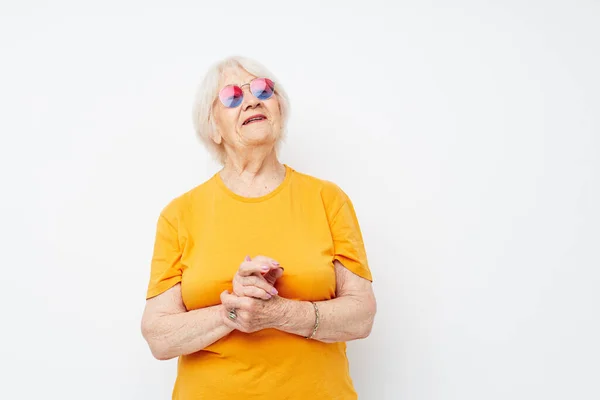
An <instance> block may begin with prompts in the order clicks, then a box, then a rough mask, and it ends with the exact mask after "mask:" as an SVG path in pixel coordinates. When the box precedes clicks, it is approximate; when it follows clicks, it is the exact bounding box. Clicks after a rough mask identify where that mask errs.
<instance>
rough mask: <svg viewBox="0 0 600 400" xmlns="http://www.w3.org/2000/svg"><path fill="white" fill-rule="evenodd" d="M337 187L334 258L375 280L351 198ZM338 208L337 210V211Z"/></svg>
mask: <svg viewBox="0 0 600 400" xmlns="http://www.w3.org/2000/svg"><path fill="white" fill-rule="evenodd" d="M334 187H335V189H336V190H335V198H334V199H333V200H332V201H331V203H330V207H333V214H332V216H331V219H330V222H329V223H330V228H331V236H332V238H333V246H334V260H338V261H339V262H341V263H342V264H343V265H344V267H346V268H348V269H349V270H350V271H352V272H353V273H355V274H356V275H358V276H361V277H363V278H365V279H368V280H369V281H371V282H372V281H373V277H372V276H371V270H370V268H369V264H368V261H367V253H366V250H365V244H364V242H363V237H362V233H361V230H360V225H359V223H358V218H357V217H356V212H355V210H354V206H353V204H352V201H351V200H350V198H349V197H348V196H347V195H346V193H344V192H343V191H342V190H341V189H340V188H339V187H337V186H334ZM336 210H337V211H336Z"/></svg>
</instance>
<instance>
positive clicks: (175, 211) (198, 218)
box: [147, 165, 372, 400]
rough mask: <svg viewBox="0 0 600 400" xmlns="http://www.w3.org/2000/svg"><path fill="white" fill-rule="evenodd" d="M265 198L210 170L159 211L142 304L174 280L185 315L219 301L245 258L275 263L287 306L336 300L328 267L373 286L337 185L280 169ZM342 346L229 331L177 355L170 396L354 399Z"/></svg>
mask: <svg viewBox="0 0 600 400" xmlns="http://www.w3.org/2000/svg"><path fill="white" fill-rule="evenodd" d="M285 167H286V175H285V179H284V181H283V182H282V183H281V184H280V185H279V186H278V187H277V188H276V189H275V190H274V191H272V192H271V193H269V194H267V195H265V196H262V197H256V198H248V197H242V196H239V195H237V194H235V193H234V192H232V191H231V190H229V189H228V188H227V187H226V186H225V184H224V183H223V181H222V180H221V178H220V175H219V174H218V173H216V174H215V175H214V176H213V177H212V178H210V179H209V180H207V181H206V182H204V183H203V184H201V185H199V186H197V187H195V188H194V189H192V190H190V191H188V192H187V193H185V194H183V195H181V196H179V197H177V198H175V199H174V200H172V201H171V202H170V203H169V204H168V205H167V206H166V207H165V208H164V209H163V210H162V212H161V214H160V217H159V219H158V224H157V232H156V242H155V245H154V254H153V258H152V265H151V278H150V284H149V287H148V292H147V298H150V297H154V296H156V295H158V294H160V293H162V292H164V291H165V290H167V289H169V288H170V287H172V286H174V285H175V284H177V283H178V282H181V291H182V297H183V302H184V304H185V306H186V307H187V309H188V310H194V309H198V308H202V307H208V306H213V305H217V304H220V303H221V302H220V298H219V295H220V293H221V292H222V291H223V290H225V289H227V290H229V291H230V292H231V291H232V282H231V281H232V278H233V276H234V274H235V273H236V271H237V269H238V267H239V265H240V263H241V262H242V261H243V260H244V257H245V256H246V255H250V256H251V257H254V256H255V255H259V254H260V255H265V256H267V257H271V258H273V259H275V260H277V261H279V262H280V263H281V266H282V267H284V269H285V271H284V274H283V276H282V277H281V278H279V280H278V281H277V282H276V283H275V287H276V288H277V290H278V291H279V295H280V296H282V297H285V298H287V299H294V300H313V301H321V300H328V299H332V298H334V297H335V288H336V282H335V270H334V266H333V260H335V259H337V260H339V261H340V262H341V263H342V264H343V265H344V266H345V267H346V268H348V269H349V270H351V271H352V272H354V273H355V274H357V275H359V276H361V277H363V278H365V279H368V280H372V278H371V273H370V270H369V267H368V264H367V257H366V253H365V248H364V244H363V239H362V235H361V231H360V228H359V225H358V221H357V218H356V214H355V211H354V208H353V206H352V203H351V201H350V199H349V198H348V196H347V195H346V194H345V193H344V192H343V191H342V190H341V189H340V188H339V187H338V186H337V185H335V184H334V183H332V182H329V181H325V180H321V179H318V178H315V177H312V176H309V175H306V174H302V173H299V172H297V171H295V170H294V169H292V168H291V167H289V166H288V165H285ZM356 398H357V396H356V392H355V391H354V388H353V385H352V380H351V379H350V374H349V370H348V360H347V358H346V344H345V343H343V342H340V343H322V342H319V341H316V340H307V339H305V338H304V337H302V336H297V335H293V334H289V333H285V332H281V331H279V330H276V329H265V330H262V331H259V332H255V333H250V334H247V333H242V332H239V331H233V332H232V333H230V334H229V335H227V336H225V337H223V338H222V339H220V340H218V341H217V342H215V343H213V344H212V345H210V346H208V347H206V348H205V349H203V350H200V351H198V352H196V353H193V354H189V355H185V356H180V357H179V362H178V370H177V380H176V382H175V387H174V390H173V399H179V400H192V399H194V400H196V399H210V400H220V399H227V400H230V399H275V400H284V399H290V400H296V399H297V400H317V399H327V400H332V399H339V400H348V399H356Z"/></svg>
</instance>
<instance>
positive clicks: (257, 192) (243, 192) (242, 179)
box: [219, 149, 285, 197]
mask: <svg viewBox="0 0 600 400" xmlns="http://www.w3.org/2000/svg"><path fill="white" fill-rule="evenodd" d="M249 153H250V154H248V155H249V156H248V155H246V156H245V157H228V158H227V160H226V161H225V165H224V166H223V169H222V170H221V171H220V172H219V174H220V176H221V180H222V181H223V183H225V185H226V186H227V187H228V188H229V189H230V190H231V191H233V192H234V193H236V194H238V195H240V196H245V197H260V196H264V195H266V194H268V193H270V192H271V191H273V190H275V189H276V188H277V186H279V185H280V184H281V183H282V182H283V180H284V178H285V166H284V165H283V164H282V163H281V162H279V160H278V159H277V155H276V154H275V150H274V149H273V150H272V151H271V152H269V153H268V154H266V155H262V154H259V152H251V151H250V152H249Z"/></svg>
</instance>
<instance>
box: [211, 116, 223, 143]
mask: <svg viewBox="0 0 600 400" xmlns="http://www.w3.org/2000/svg"><path fill="white" fill-rule="evenodd" d="M209 119H210V118H209ZM210 126H211V128H212V129H211V132H210V138H211V139H212V141H213V142H215V143H216V144H218V145H220V144H221V142H222V141H223V138H222V137H221V135H220V134H219V131H218V129H217V125H216V124H215V121H214V120H213V119H211V121H210Z"/></svg>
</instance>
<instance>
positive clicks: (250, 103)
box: [242, 85, 261, 111]
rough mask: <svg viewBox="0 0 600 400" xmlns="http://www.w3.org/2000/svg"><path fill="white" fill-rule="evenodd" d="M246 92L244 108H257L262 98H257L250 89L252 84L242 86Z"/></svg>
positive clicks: (243, 102)
mask: <svg viewBox="0 0 600 400" xmlns="http://www.w3.org/2000/svg"><path fill="white" fill-rule="evenodd" d="M242 91H245V92H244V100H243V101H242V110H243V111H246V110H247V109H249V108H255V107H256V106H258V105H259V104H260V102H261V101H260V100H259V99H257V98H256V97H255V96H254V95H253V94H252V92H251V91H250V85H244V86H242Z"/></svg>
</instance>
